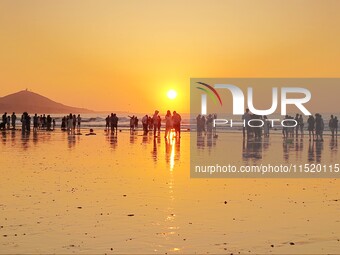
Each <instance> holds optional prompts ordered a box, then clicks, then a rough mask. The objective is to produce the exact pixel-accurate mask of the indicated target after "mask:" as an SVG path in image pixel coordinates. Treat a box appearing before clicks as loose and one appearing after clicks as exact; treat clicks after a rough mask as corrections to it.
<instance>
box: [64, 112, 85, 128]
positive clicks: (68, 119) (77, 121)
mask: <svg viewBox="0 0 340 255" xmlns="http://www.w3.org/2000/svg"><path fill="white" fill-rule="evenodd" d="M80 126H81V116H80V114H78V116H76V115H75V114H72V113H70V114H69V115H67V116H64V117H62V119H61V130H63V131H67V132H69V133H76V131H77V132H78V133H79V132H80Z"/></svg>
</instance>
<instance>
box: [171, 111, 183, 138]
mask: <svg viewBox="0 0 340 255" xmlns="http://www.w3.org/2000/svg"><path fill="white" fill-rule="evenodd" d="M181 121H182V117H181V115H179V114H178V113H177V112H176V111H174V112H173V115H172V124H173V128H174V129H175V132H176V137H178V138H181Z"/></svg>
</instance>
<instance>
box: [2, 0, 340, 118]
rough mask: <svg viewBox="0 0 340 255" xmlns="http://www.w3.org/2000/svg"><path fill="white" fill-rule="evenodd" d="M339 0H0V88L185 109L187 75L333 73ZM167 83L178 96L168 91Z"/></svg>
mask: <svg viewBox="0 0 340 255" xmlns="http://www.w3.org/2000/svg"><path fill="white" fill-rule="evenodd" d="M339 9H340V1H336V0H334V1H313V0H306V1H300V0H298V1H275V0H268V1H253V0H250V1H226V0H223V1H213V0H210V1H197V0H196V1H191V0H179V1H175V0H171V1H153V0H150V1H146V0H135V1H132V0H131V1H129V0H122V1H86V0H81V1H80V0H79V1H68V0H67V1H66V0H58V1H44V0H42V1H30V0H27V1H15V0H9V1H6V0H2V1H0V31H1V32H0V41H1V44H0V56H1V58H0V88H1V89H0V96H4V95H6V94H9V93H13V92H16V91H18V90H22V89H25V88H29V89H30V90H32V91H34V92H37V93H40V94H42V95H45V96H47V97H49V98H51V99H53V100H56V101H59V102H62V103H64V104H68V105H72V106H79V107H86V108H90V109H94V110H110V111H111V110H117V111H118V110H126V111H136V112H143V111H145V112H150V111H153V110H154V109H155V108H157V109H160V110H161V111H165V110H167V109H168V108H169V109H171V110H174V109H177V110H178V111H179V112H188V111H189V85H190V80H189V79H190V78H191V77H196V78H197V77H339V76H340V75H339V74H340V47H339V45H340V26H339V24H340V15H338V11H339ZM169 89H175V90H177V92H178V97H177V99H176V100H173V101H170V100H169V99H167V97H166V92H167V90H169Z"/></svg>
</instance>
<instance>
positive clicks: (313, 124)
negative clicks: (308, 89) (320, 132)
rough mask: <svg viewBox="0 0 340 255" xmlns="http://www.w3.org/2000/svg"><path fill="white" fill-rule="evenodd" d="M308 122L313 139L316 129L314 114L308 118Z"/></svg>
mask: <svg viewBox="0 0 340 255" xmlns="http://www.w3.org/2000/svg"><path fill="white" fill-rule="evenodd" d="M307 123H308V133H309V141H311V139H312V136H313V140H314V130H315V119H314V117H313V115H310V116H309V117H308V120H307Z"/></svg>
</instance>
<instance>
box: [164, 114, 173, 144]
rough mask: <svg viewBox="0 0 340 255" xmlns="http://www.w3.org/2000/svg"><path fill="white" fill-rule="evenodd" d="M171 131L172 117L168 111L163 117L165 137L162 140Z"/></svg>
mask: <svg viewBox="0 0 340 255" xmlns="http://www.w3.org/2000/svg"><path fill="white" fill-rule="evenodd" d="M171 129H172V116H171V112H170V111H169V110H168V111H167V112H166V115H165V135H164V138H167V137H168V134H169V133H170V132H171Z"/></svg>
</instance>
